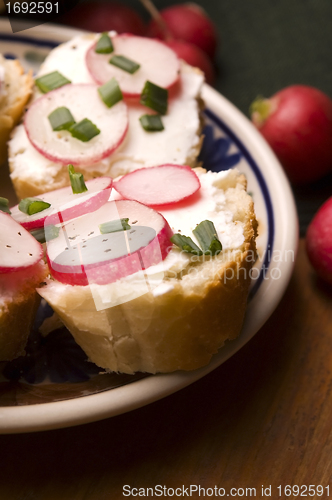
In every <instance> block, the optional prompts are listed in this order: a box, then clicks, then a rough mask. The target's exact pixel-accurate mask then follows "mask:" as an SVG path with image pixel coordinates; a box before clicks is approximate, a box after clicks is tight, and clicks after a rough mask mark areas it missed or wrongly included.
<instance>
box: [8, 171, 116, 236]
mask: <svg viewBox="0 0 332 500" xmlns="http://www.w3.org/2000/svg"><path fill="white" fill-rule="evenodd" d="M112 184H113V180H112V179H111V178H110V177H98V178H97V179H90V180H88V181H86V183H85V185H86V187H87V188H88V191H85V192H84V193H79V194H73V191H72V188H71V186H68V187H64V188H61V189H56V190H55V191H50V192H49V193H45V194H41V195H39V196H36V198H38V199H40V200H43V201H45V202H47V203H50V205H51V206H50V207H49V208H47V209H46V210H43V211H42V212H39V213H36V214H34V215H27V214H25V213H23V212H21V210H19V208H18V205H16V206H15V207H13V208H11V209H10V211H11V215H12V217H13V218H14V219H15V220H16V221H17V222H19V223H20V224H21V225H22V226H23V227H25V228H26V229H28V230H29V231H31V230H32V229H39V228H42V227H44V224H45V222H46V221H47V223H48V224H57V223H58V222H59V220H62V221H68V220H70V219H74V218H75V217H79V216H81V215H84V214H86V213H90V212H94V211H95V210H98V208H100V207H101V206H102V205H104V203H106V202H107V201H108V199H109V197H110V194H111V189H112Z"/></svg>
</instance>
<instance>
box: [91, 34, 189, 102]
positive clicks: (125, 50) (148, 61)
mask: <svg viewBox="0 0 332 500" xmlns="http://www.w3.org/2000/svg"><path fill="white" fill-rule="evenodd" d="M111 38H112V42H113V47H114V52H112V53H111V54H97V53H96V52H95V48H96V43H94V44H93V45H92V47H91V48H90V49H89V50H88V51H87V54H86V65H87V67H88V70H89V71H90V73H91V76H92V77H93V78H94V80H95V81H96V82H97V83H99V84H103V83H106V82H108V81H109V80H110V79H111V78H113V77H114V78H115V79H116V80H117V82H118V84H119V86H120V88H121V91H122V93H123V95H124V96H127V97H137V96H139V95H140V94H141V92H142V90H143V87H144V84H145V82H146V81H147V80H149V81H150V82H152V83H155V84H156V85H159V87H163V88H169V87H171V85H173V84H174V83H176V82H177V80H178V78H179V71H180V61H179V59H178V57H177V55H176V54H175V52H174V51H173V50H171V49H170V48H169V47H167V46H166V45H165V44H164V43H162V42H160V41H158V40H153V39H151V38H144V37H139V36H134V35H129V34H125V35H116V36H113V37H111ZM114 55H122V56H125V57H126V58H128V59H130V60H132V61H134V62H136V63H138V64H139V65H140V68H139V69H138V70H137V71H135V73H133V74H130V73H127V72H126V71H124V70H122V69H119V68H117V67H116V66H114V65H113V64H110V63H109V60H110V59H111V57H113V56H114Z"/></svg>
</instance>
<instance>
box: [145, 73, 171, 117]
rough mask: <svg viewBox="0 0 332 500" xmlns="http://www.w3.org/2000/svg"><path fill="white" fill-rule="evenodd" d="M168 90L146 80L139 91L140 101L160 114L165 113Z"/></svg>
mask: <svg viewBox="0 0 332 500" xmlns="http://www.w3.org/2000/svg"><path fill="white" fill-rule="evenodd" d="M167 100H168V90H167V89H164V88H163V87H159V86H158V85H155V84H154V83H152V82H149V81H148V80H147V81H146V82H145V85H144V88H143V90H142V93H141V99H140V103H141V104H143V105H144V106H147V107H148V108H151V109H153V110H154V111H157V113H159V114H160V115H165V114H166V113H167Z"/></svg>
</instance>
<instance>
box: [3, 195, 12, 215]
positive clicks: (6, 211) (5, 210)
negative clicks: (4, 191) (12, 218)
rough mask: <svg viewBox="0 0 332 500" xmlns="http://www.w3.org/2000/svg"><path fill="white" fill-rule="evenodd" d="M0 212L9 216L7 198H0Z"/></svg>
mask: <svg viewBox="0 0 332 500" xmlns="http://www.w3.org/2000/svg"><path fill="white" fill-rule="evenodd" d="M0 211H1V212H5V213H6V214H11V211H10V210H9V201H8V200H7V198H2V196H0Z"/></svg>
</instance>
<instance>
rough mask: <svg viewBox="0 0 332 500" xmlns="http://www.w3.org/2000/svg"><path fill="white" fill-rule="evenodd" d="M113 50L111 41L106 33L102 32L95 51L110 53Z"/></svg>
mask: <svg viewBox="0 0 332 500" xmlns="http://www.w3.org/2000/svg"><path fill="white" fill-rule="evenodd" d="M113 50H114V47H113V43H112V40H111V39H110V37H109V35H108V33H103V34H102V35H101V36H100V38H99V40H98V42H97V45H96V48H95V52H97V54H110V53H111V52H113Z"/></svg>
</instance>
